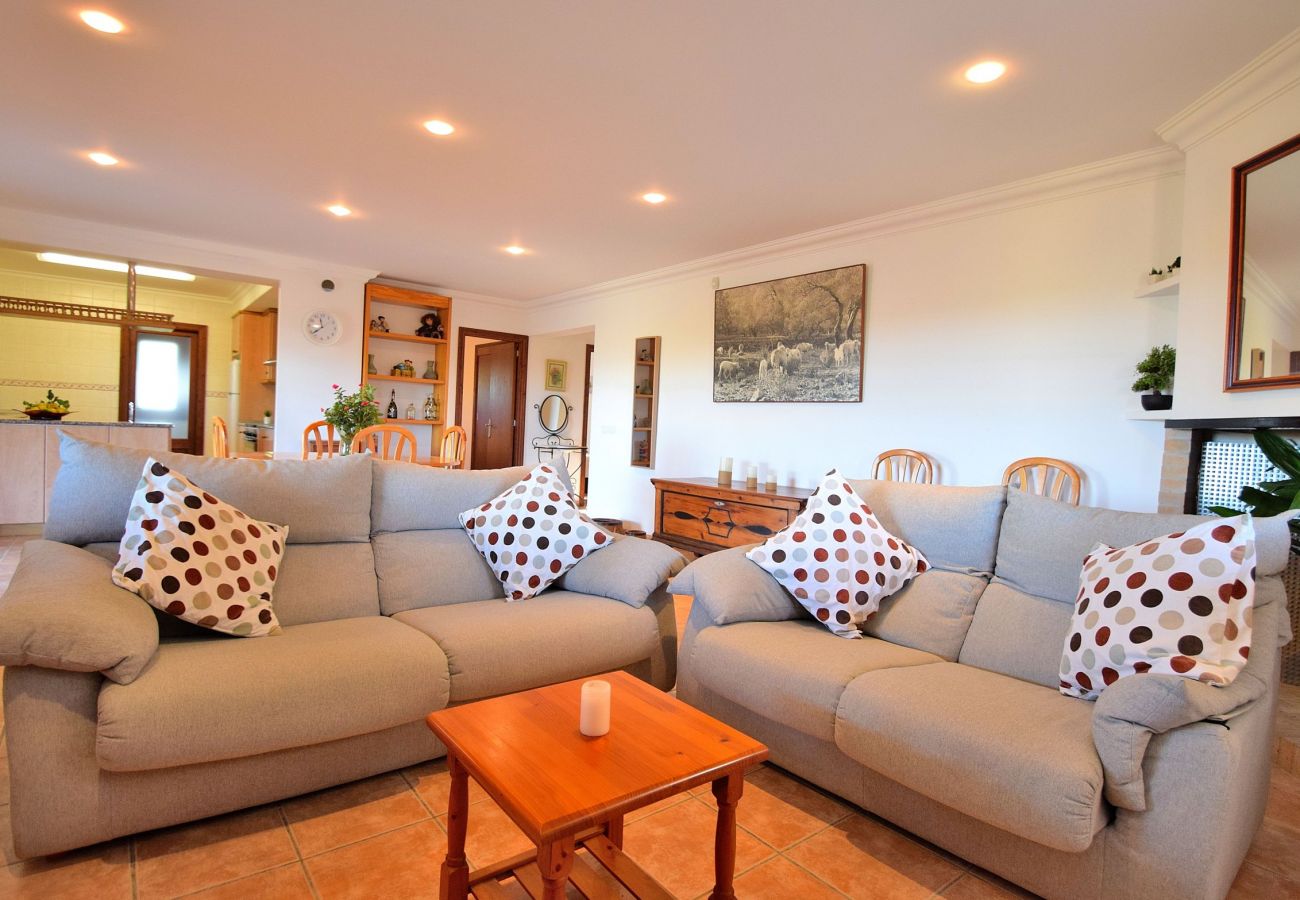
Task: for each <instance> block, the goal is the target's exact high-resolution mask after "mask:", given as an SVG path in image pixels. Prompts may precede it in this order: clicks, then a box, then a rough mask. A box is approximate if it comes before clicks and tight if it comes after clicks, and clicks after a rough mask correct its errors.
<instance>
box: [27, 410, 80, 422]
mask: <svg viewBox="0 0 1300 900" xmlns="http://www.w3.org/2000/svg"><path fill="white" fill-rule="evenodd" d="M16 411H17V412H20V413H22V414H23V415H25V416H26V417H27V418H29V419H33V420H58V419H62V418H63V417H64V416H66V415H67V414H68V413H70V412H72V410H70V409H65V410H64V411H63V412H54V411H53V410H49V409H20V410H16Z"/></svg>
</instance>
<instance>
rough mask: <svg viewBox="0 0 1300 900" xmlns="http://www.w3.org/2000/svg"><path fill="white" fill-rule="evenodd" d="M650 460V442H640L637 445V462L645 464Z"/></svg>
mask: <svg viewBox="0 0 1300 900" xmlns="http://www.w3.org/2000/svg"><path fill="white" fill-rule="evenodd" d="M649 458H650V444H649V442H648V441H638V442H637V445H636V461H637V462H645V461H646V460H648V459H649Z"/></svg>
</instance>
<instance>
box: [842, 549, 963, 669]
mask: <svg viewBox="0 0 1300 900" xmlns="http://www.w3.org/2000/svg"><path fill="white" fill-rule="evenodd" d="M987 586H988V579H987V578H982V577H979V576H976V575H964V574H961V573H958V572H948V571H944V570H942V569H930V570H929V571H928V572H923V573H921V574H920V575H918V576H916V578H915V579H913V581H912V582H911V584H909V585H907V586H906V587H905V588H903V589H902V590H901V591H899V592H898V593H897V594H894V595H893V596H892V597H888V598H886V599H885V601H884V602H882V603H881V604H880V609H879V610H877V611H876V614H875V615H874V616H872V617H871V618H870V619H867V622H866V624H865V625H863V626H862V631H863V632H864V633H866V634H869V635H871V636H873V637H878V638H880V639H881V640H885V641H890V642H891V643H894V644H902V645H903V646H905V647H913V648H915V649H917V650H924V651H926V652H927V653H934V654H936V655H938V656H942V657H943V658H944V659H947V660H955V659H956V658H957V654H958V653H960V652H961V645H962V642H963V641H964V640H965V639H966V632H967V630H968V629H969V628H970V623H971V619H972V617H973V616H974V614H975V604H976V603H977V602H978V601H979V598H980V595H981V594H983V593H984V589H985V588H986V587H987Z"/></svg>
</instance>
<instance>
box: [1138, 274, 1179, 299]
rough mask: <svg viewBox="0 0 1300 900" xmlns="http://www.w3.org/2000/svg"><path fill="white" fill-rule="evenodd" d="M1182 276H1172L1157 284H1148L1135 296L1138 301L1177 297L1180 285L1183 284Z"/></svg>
mask: <svg viewBox="0 0 1300 900" xmlns="http://www.w3.org/2000/svg"><path fill="white" fill-rule="evenodd" d="M1182 277H1183V276H1182V275H1181V274H1179V275H1170V276H1169V277H1168V278H1166V279H1164V280H1162V281H1157V282H1156V283H1155V284H1146V285H1143V286H1142V287H1141V288H1139V289H1138V292H1137V293H1136V294H1134V295H1133V297H1134V298H1135V299H1137V300H1152V299H1154V298H1156V297H1177V296H1178V285H1179V284H1180V283H1181V282H1182Z"/></svg>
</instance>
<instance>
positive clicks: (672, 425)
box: [534, 173, 1182, 526]
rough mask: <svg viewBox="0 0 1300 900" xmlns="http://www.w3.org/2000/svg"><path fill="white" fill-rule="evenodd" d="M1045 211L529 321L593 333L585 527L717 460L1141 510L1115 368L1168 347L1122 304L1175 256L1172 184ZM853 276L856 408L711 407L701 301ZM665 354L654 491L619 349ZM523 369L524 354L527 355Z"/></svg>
mask: <svg viewBox="0 0 1300 900" xmlns="http://www.w3.org/2000/svg"><path fill="white" fill-rule="evenodd" d="M1119 182H1120V183H1119V184H1117V185H1115V186H1106V187H1104V188H1096V189H1092V190H1080V191H1075V192H1073V193H1070V192H1067V194H1069V195H1067V196H1065V197H1063V198H1060V199H1055V200H1046V199H1045V200H1041V201H1039V202H1027V203H1022V204H1020V205H1018V206H1017V207H1016V208H1011V209H1003V210H1001V211H990V212H987V213H985V214H979V215H972V217H968V218H965V219H960V220H958V221H948V222H945V223H942V224H933V225H929V226H919V227H918V226H916V225H910V224H907V222H908V221H909V220H907V219H904V220H901V223H900V225H899V228H898V230H895V231H893V232H892V233H890V232H889V229H888V228H884V229H882V231H883V232H885V233H878V234H876V235H874V236H867V237H863V238H861V239H857V240H848V241H845V242H841V243H838V244H836V245H834V246H829V247H826V248H824V249H809V250H804V251H796V252H792V253H788V254H786V255H784V256H781V257H780V258H776V259H766V260H759V261H754V262H749V263H740V264H737V265H734V266H732V267H727V268H721V267H720V268H718V269H715V270H710V271H698V272H695V273H691V274H685V275H682V276H681V277H678V278H672V279H669V280H666V281H664V280H659V279H656V280H655V281H654V282H653V283H650V284H647V285H646V286H642V287H636V286H633V287H630V288H627V289H622V290H608V291H597V292H595V293H594V294H592V295H590V296H588V297H584V298H577V299H571V300H565V301H563V302H558V303H555V304H550V305H547V306H546V307H544V308H543V309H540V310H538V312H537V313H536V317H535V320H534V321H535V322H539V321H545V322H546V323H547V324H548V325H549V326H550V327H552V328H565V327H578V326H581V325H585V324H590V323H594V327H595V335H596V340H595V343H596V348H597V349H596V352H595V354H594V355H593V381H594V390H593V396H592V412H593V418H592V437H591V445H592V475H591V509H592V511H593V513H594V514H597V515H610V516H620V517H622V518H625V519H630V520H634V521H637V522H639V523H641V525H643V526H645V525H647V524H649V521H650V517H651V513H652V506H653V491H652V488H651V485H650V484H649V479H650V478H652V477H654V476H703V475H709V474H711V473H713V472H714V471H715V470H716V467H717V458H718V457H719V456H721V455H729V456H733V457H735V459H736V465H737V466H738V467H740V468H739V470H740V471H743V466H744V465H746V464H748V463H750V462H754V463H757V464H759V465H760V468H762V469H764V470H765V469H766V468H767V467H769V466H770V467H775V468H776V470H777V472H778V474H779V475H780V481H781V482H782V483H789V482H791V481H794V482H796V483H798V484H799V485H801V486H810V485H812V484H813V483H814V482H815V480H816V479H817V478H818V477H819V476H820V475H821V474H822V473H824V472H825V471H826V470H828V469H830V468H831V467H832V466H838V467H840V468H841V469H842V470H843V471H845V472H846V473H849V474H851V475H865V474H867V472H868V469H869V466H870V464H871V461H872V459H873V458H874V457H875V455H876V454H877V453H878V452H879V451H881V450H884V449H886V448H890V447H913V448H916V449H919V450H923V451H925V452H927V453H929V454H931V455H932V456H934V457H935V458H937V459H938V461H939V464H940V469H941V473H942V480H943V481H944V482H945V483H948V484H991V483H997V482H998V481H1000V479H1001V476H1002V470H1003V468H1004V467H1005V465H1006V464H1007V463H1008V462H1010V461H1012V460H1014V459H1017V458H1020V457H1024V456H1035V455H1045V456H1059V457H1062V458H1065V459H1068V460H1070V461H1072V462H1074V463H1075V464H1076V465H1078V466H1080V467H1081V468H1082V470H1083V471H1084V473H1085V477H1086V480H1087V483H1086V486H1085V493H1084V502H1085V503H1090V504H1096V505H1102V506H1113V507H1117V508H1123V509H1135V510H1150V509H1154V508H1155V505H1156V494H1157V490H1158V482H1159V472H1160V457H1161V452H1162V447H1163V431H1162V428H1161V425H1160V423H1157V422H1149V421H1134V420H1130V419H1128V418H1126V412H1127V411H1128V410H1131V409H1133V408H1134V407H1136V405H1137V403H1136V398H1135V397H1134V396H1133V395H1132V393H1131V392H1130V391H1129V385H1130V383H1131V381H1132V378H1133V374H1132V369H1133V365H1134V364H1135V363H1136V362H1137V360H1138V359H1140V358H1141V357H1142V356H1143V355H1144V354H1145V352H1146V350H1147V349H1148V348H1149V347H1150V346H1151V345H1153V344H1159V343H1164V342H1171V341H1173V339H1174V336H1175V331H1176V328H1177V326H1176V322H1175V319H1176V315H1177V311H1176V305H1175V304H1174V303H1173V302H1172V301H1160V300H1157V301H1137V300H1134V298H1133V294H1134V291H1135V289H1136V288H1137V287H1138V286H1139V285H1140V283H1141V278H1142V275H1143V273H1144V272H1146V271H1147V269H1148V268H1149V267H1150V266H1151V265H1153V264H1154V262H1156V261H1160V260H1166V261H1167V260H1169V259H1172V258H1173V257H1174V256H1175V255H1177V253H1178V251H1179V246H1178V244H1179V238H1180V227H1179V226H1180V213H1181V203H1182V179H1181V178H1180V177H1178V176H1177V175H1176V174H1172V175H1171V174H1167V173H1166V174H1153V175H1148V176H1145V177H1141V178H1136V179H1119ZM863 262H865V263H866V264H867V267H868V287H867V319H866V323H867V337H866V371H865V378H864V394H865V399H864V401H863V402H862V403H848V404H715V403H714V402H713V400H712V382H711V378H712V335H713V288H712V285H711V277H712V276H713V275H717V276H718V277H719V278H720V280H721V284H722V286H724V287H725V286H728V285H736V284H746V283H750V282H754V281H761V280H765V279H769V278H777V277H781V276H786V275H796V274H800V273H803V272H813V271H817V270H820V269H826V268H831V267H835V266H843V265H849V264H853V263H863ZM645 335H660V336H662V337H663V349H662V354H661V358H662V360H663V362H662V369H661V373H660V384H659V389H660V392H661V393H660V402H659V433H658V442H657V451H656V466H655V469H654V470H652V471H648V472H647V471H645V470H641V469H635V468H633V467H631V466H629V465H628V463H627V448H628V446H629V445H630V427H631V425H630V419H631V414H632V410H631V404H632V400H631V394H632V379H633V372H632V359H633V352H632V346H633V341H634V339H635V338H636V337H639V336H645ZM539 356H540V354H539Z"/></svg>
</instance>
